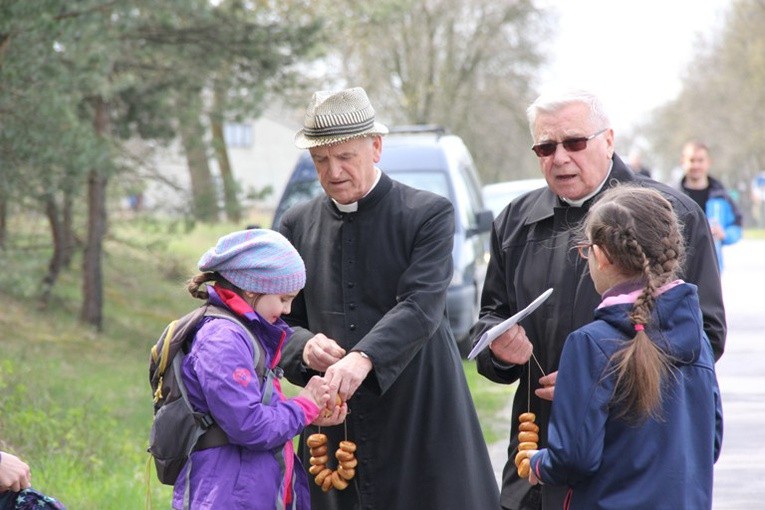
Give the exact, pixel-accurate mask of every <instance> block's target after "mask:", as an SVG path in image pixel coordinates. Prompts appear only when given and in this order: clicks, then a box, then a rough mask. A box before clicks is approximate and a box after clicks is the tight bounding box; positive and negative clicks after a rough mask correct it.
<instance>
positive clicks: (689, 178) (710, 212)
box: [680, 140, 742, 273]
mask: <svg viewBox="0 0 765 510" xmlns="http://www.w3.org/2000/svg"><path fill="white" fill-rule="evenodd" d="M681 165H682V169H683V174H684V175H683V179H682V180H681V181H680V189H681V190H682V191H683V193H685V194H686V195H688V196H689V197H691V198H692V199H693V200H694V201H695V202H696V203H697V204H699V207H701V209H702V210H703V211H704V212H705V213H706V215H707V219H708V220H709V228H710V230H711V231H712V237H713V238H714V241H715V250H716V251H717V262H718V264H719V268H720V273H722V270H723V258H722V247H723V246H726V245H729V244H734V243H737V242H738V241H739V239H741V231H742V228H741V224H742V219H741V211H739V209H738V207H737V206H736V203H735V202H734V201H733V199H732V198H731V197H730V195H729V194H728V191H727V190H726V189H725V186H723V183H722V182H720V181H718V180H717V179H715V178H714V177H712V176H710V175H709V167H710V166H711V159H710V157H709V148H708V147H707V146H706V144H704V143H703V142H700V141H698V140H691V141H689V142H687V143H686V144H685V145H683V154H682V159H681Z"/></svg>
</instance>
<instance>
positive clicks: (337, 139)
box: [295, 122, 388, 149]
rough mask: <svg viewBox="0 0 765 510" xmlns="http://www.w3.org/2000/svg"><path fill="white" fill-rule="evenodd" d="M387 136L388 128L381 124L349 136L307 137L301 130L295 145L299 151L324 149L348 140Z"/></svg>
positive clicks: (377, 123) (296, 137)
mask: <svg viewBox="0 0 765 510" xmlns="http://www.w3.org/2000/svg"><path fill="white" fill-rule="evenodd" d="M387 134H388V128H387V127H385V126H384V125H383V124H380V123H379V122H375V123H374V126H372V127H371V128H370V129H367V130H365V131H361V132H359V133H353V134H349V135H337V136H312V137H307V136H305V130H304V129H301V130H300V131H298V132H297V134H296V135H295V145H296V146H297V148H298V149H311V148H313V147H323V146H324V145H334V144H336V143H342V142H347V141H348V140H353V139H354V138H361V137H364V136H373V135H380V136H385V135H387Z"/></svg>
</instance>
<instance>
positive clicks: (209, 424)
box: [174, 304, 274, 451]
mask: <svg viewBox="0 0 765 510" xmlns="http://www.w3.org/2000/svg"><path fill="white" fill-rule="evenodd" d="M204 316H205V317H215V318H218V319H227V320H230V321H231V322H234V323H236V324H238V325H239V326H241V328H242V329H243V330H244V331H245V333H246V334H247V338H248V339H249V340H250V344H251V345H252V352H253V364H254V365H255V373H256V374H257V375H258V380H259V381H260V382H261V384H263V398H262V399H261V401H262V402H263V403H264V404H268V403H270V402H271V398H272V394H273V376H272V374H273V373H274V371H273V370H270V369H266V352H265V350H264V349H263V346H262V345H261V344H260V341H259V340H258V339H257V338H256V337H255V335H254V334H253V332H252V331H250V328H248V327H247V326H246V325H245V324H244V323H242V321H241V320H239V318H238V317H237V316H236V315H235V314H233V313H232V312H230V311H229V310H228V309H226V308H222V307H220V306H215V305H210V304H208V305H207V307H206V309H205V312H204ZM174 368H175V367H174ZM264 378H265V383H264ZM176 380H177V381H179V383H178V387H179V389H180V390H181V394H182V395H183V400H184V401H185V402H186V403H187V405H189V407H191V406H190V404H189V400H188V396H187V395H186V386H185V384H183V382H182V378H181V375H180V372H176ZM192 411H193V409H192ZM195 414H196V415H199V417H198V419H197V421H199V423H200V425H202V427H203V428H204V429H205V432H204V434H202V436H201V437H200V438H199V439H198V440H197V442H196V445H195V446H194V448H193V450H192V451H198V450H205V449H207V448H213V447H215V446H223V445H225V444H228V443H229V441H228V436H227V435H226V433H225V432H224V431H223V429H221V428H220V426H219V425H218V424H217V423H215V419H214V418H213V417H212V415H211V414H210V413H205V414H201V413H195Z"/></svg>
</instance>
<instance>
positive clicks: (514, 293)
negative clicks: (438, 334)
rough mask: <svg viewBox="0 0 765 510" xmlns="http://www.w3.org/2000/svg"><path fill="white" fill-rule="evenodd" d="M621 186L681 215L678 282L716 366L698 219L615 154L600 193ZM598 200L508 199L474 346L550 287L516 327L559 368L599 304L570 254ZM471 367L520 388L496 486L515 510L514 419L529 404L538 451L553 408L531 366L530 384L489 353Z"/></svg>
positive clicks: (714, 286)
mask: <svg viewBox="0 0 765 510" xmlns="http://www.w3.org/2000/svg"><path fill="white" fill-rule="evenodd" d="M620 182H621V183H630V182H631V183H636V184H639V185H641V186H645V187H650V188H654V189H657V190H658V191H660V192H661V193H662V194H663V195H664V196H665V197H666V198H667V199H668V200H669V201H670V202H671V203H672V205H673V207H674V208H675V211H676V212H677V214H678V215H679V217H680V220H681V222H682V224H683V225H684V229H683V235H684V237H685V240H686V243H687V260H686V264H685V266H684V271H683V272H682V274H681V275H680V276H681V277H682V278H683V279H684V280H685V281H687V282H690V283H694V284H696V285H697V286H698V289H699V299H700V302H701V309H702V314H703V322H704V330H705V331H706V333H707V336H708V337H709V339H710V342H711V344H712V349H713V351H714V354H715V359H719V357H720V356H721V355H722V352H723V347H724V344H725V334H726V325H725V310H724V307H723V299H722V289H721V285H720V275H719V272H718V268H717V261H716V258H715V251H714V245H713V242H712V237H711V233H710V231H709V227H708V225H707V220H706V217H705V216H704V212H703V211H702V210H701V208H699V206H698V205H697V204H696V203H695V202H694V201H693V200H691V199H690V198H689V197H687V196H686V195H685V194H683V193H681V192H679V191H678V190H675V189H673V188H671V187H669V186H666V185H664V184H661V183H659V182H656V181H654V180H651V179H648V178H645V177H642V176H636V175H635V174H634V173H633V172H632V171H631V170H630V169H629V168H627V166H626V165H625V164H624V163H623V162H622V160H621V159H619V157H618V156H616V155H614V157H613V168H612V169H611V174H610V177H609V178H608V180H607V181H606V184H605V185H604V187H603V189H606V188H608V187H611V186H612V185H613V184H615V183H620ZM596 199H597V196H596V197H593V198H592V199H590V200H588V201H587V202H585V203H584V205H583V206H582V207H570V206H568V205H566V204H564V203H563V202H561V201H560V199H559V198H558V197H557V196H555V195H554V194H553V193H552V191H550V189H549V188H542V189H539V190H535V191H532V192H530V193H529V194H527V195H525V196H523V197H521V198H518V199H516V200H514V201H513V202H511V203H510V205H509V206H508V207H507V208H506V209H505V210H504V211H502V212H501V213H500V215H499V216H498V217H497V218H496V219H495V221H494V225H493V229H492V239H491V243H492V245H491V260H490V262H489V267H488V270H487V274H486V282H485V284H484V288H483V294H482V298H481V312H480V319H479V321H478V323H477V324H476V325H475V326H474V328H473V329H472V331H471V335H472V337H473V339H474V341H477V339H478V338H480V336H481V334H482V333H483V332H484V331H486V330H487V329H489V328H490V327H492V326H494V325H496V324H498V323H499V322H501V321H502V320H504V319H506V318H508V317H510V316H511V315H513V314H514V313H516V312H517V311H519V310H521V309H523V308H524V307H525V306H526V305H528V304H529V303H530V302H531V301H532V300H533V299H534V298H536V297H537V296H538V295H539V294H541V293H542V292H544V291H545V290H546V289H548V288H550V287H553V289H554V290H553V293H552V295H551V296H550V297H549V298H548V299H547V301H546V302H545V303H544V304H543V305H542V306H541V307H540V308H539V309H537V310H536V311H535V312H534V313H532V314H531V316H529V317H527V318H526V319H524V320H523V321H521V325H522V326H523V327H524V329H525V330H526V335H527V336H528V338H529V339H530V340H531V342H532V343H533V344H534V355H535V356H536V358H537V360H538V361H539V363H540V364H541V365H542V368H543V369H544V372H545V373H546V374H549V373H550V372H553V371H555V370H557V369H558V362H559V360H560V353H561V351H562V349H563V343H564V341H565V340H566V337H567V336H568V334H569V333H571V332H572V331H574V330H576V329H578V328H580V327H582V326H583V325H585V324H587V323H588V322H591V321H592V320H593V311H594V310H595V308H596V307H597V306H598V304H599V303H600V295H599V294H598V293H597V291H596V290H595V287H594V285H593V283H592V280H591V279H590V277H589V275H588V274H587V272H586V269H587V261H586V260H583V259H581V258H580V257H579V256H578V254H577V250H576V247H575V245H576V241H577V240H578V236H581V232H579V227H580V226H581V223H582V220H583V219H584V216H585V214H586V213H587V210H588V209H589V207H590V205H591V204H592V202H593V201H594V200H596ZM477 363H478V371H479V372H480V373H481V374H483V375H484V376H485V377H487V378H489V379H491V380H492V381H496V382H500V383H505V384H510V383H513V382H515V381H520V384H519V387H518V390H517V391H516V393H515V401H514V404H513V422H512V429H511V431H510V434H511V435H510V438H511V440H510V446H509V448H508V456H509V462H508V464H507V465H506V466H505V471H504V475H503V482H502V505H503V506H504V507H506V508H518V507H519V505H520V500H521V499H522V498H523V497H524V495H525V494H526V493H527V492H528V491H529V489H530V487H531V486H530V485H529V483H528V481H526V480H522V479H519V478H518V476H517V474H516V469H515V464H514V459H515V453H516V451H515V450H516V446H517V441H516V439H515V438H516V437H517V432H518V431H517V427H518V415H520V413H522V412H525V411H527V410H528V409H529V404H528V402H529V400H530V402H531V405H530V410H531V411H532V412H534V413H536V415H537V424H538V425H539V427H540V429H541V430H540V444H539V446H540V447H544V446H546V437H547V421H548V419H549V414H550V407H551V404H550V402H548V401H543V400H540V399H538V398H537V397H536V396H535V395H534V389H536V388H538V387H539V384H538V380H539V378H540V377H541V376H542V374H541V373H540V371H539V369H538V368H537V366H536V364H535V363H534V362H533V361H532V362H531V364H530V365H531V374H530V377H529V374H528V373H527V372H526V368H527V367H528V366H529V365H522V366H521V365H519V366H514V367H512V368H509V369H502V368H498V367H497V365H496V364H495V363H494V361H493V359H492V357H491V353H490V351H489V349H486V350H485V351H483V352H482V353H481V354H480V355H479V356H478V358H477ZM529 380H530V382H531V387H530V388H529ZM537 487H540V486H537ZM535 490H539V489H535ZM542 490H546V489H545V488H542ZM561 503H562V502H561Z"/></svg>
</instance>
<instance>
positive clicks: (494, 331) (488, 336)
mask: <svg viewBox="0 0 765 510" xmlns="http://www.w3.org/2000/svg"><path fill="white" fill-rule="evenodd" d="M552 291H553V290H552V287H551V288H549V289H547V290H546V291H544V292H543V293H542V294H540V296H539V297H538V298H536V299H535V300H534V301H532V302H531V303H529V306H527V307H526V308H524V309H523V310H521V311H520V312H518V313H516V314H515V315H513V316H512V317H510V318H509V319H506V320H504V321H502V322H500V323H499V324H497V325H496V326H494V327H493V328H491V329H490V330H488V331H486V332H484V334H483V335H481V338H480V339H479V340H478V343H476V344H475V347H473V350H471V351H470V354H468V359H473V358H475V357H476V356H478V353H479V352H481V351H482V350H484V349H485V348H486V346H488V345H489V344H490V343H491V342H492V341H493V340H494V339H495V338H497V337H498V336H499V335H501V334H502V333H504V332H505V331H507V330H508V329H510V328H512V327H513V326H515V325H516V324H517V323H518V322H520V321H521V320H522V319H524V318H526V316H527V315H529V314H530V313H531V312H533V311H534V310H536V309H537V308H538V307H539V305H541V304H542V303H544V302H545V300H546V299H547V298H548V297H550V294H552Z"/></svg>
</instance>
